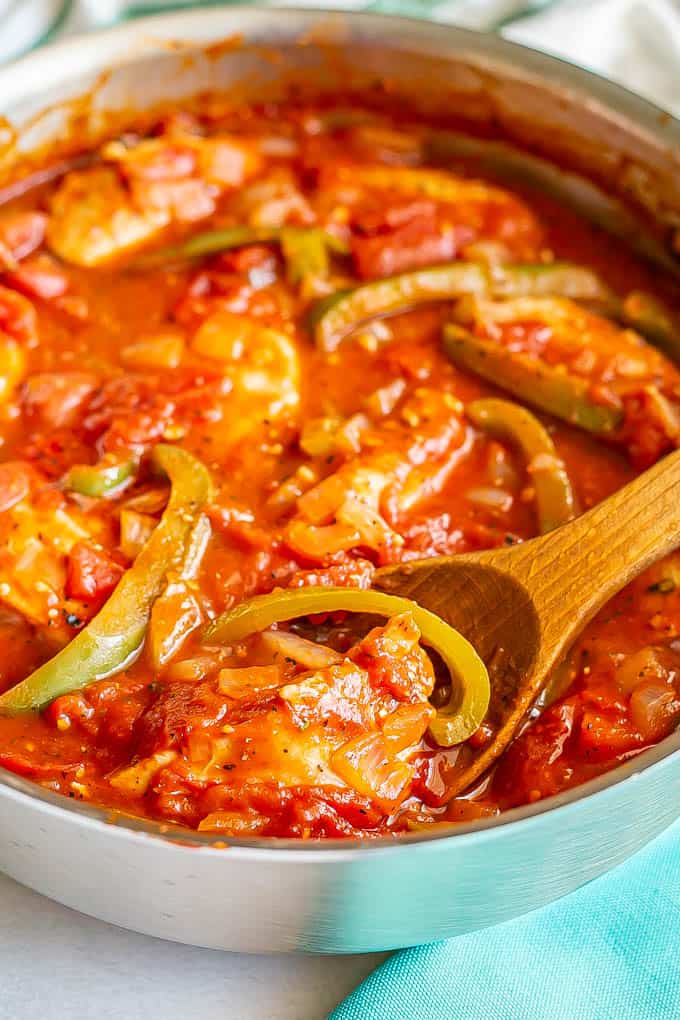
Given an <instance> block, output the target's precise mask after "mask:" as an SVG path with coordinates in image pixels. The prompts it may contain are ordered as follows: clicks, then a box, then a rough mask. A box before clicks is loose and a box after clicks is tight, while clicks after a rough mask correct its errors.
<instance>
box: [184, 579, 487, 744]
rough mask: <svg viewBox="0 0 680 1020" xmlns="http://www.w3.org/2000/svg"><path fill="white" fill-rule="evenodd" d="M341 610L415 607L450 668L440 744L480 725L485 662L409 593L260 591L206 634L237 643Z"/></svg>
mask: <svg viewBox="0 0 680 1020" xmlns="http://www.w3.org/2000/svg"><path fill="white" fill-rule="evenodd" d="M338 610H344V611H346V612H349V613H375V614H377V615H379V616H386V617H390V616H395V615H396V614H397V613H411V615H412V616H413V619H414V621H415V623H416V626H417V627H418V628H419V629H420V632H421V635H422V638H423V641H424V642H425V644H428V645H431V647H432V648H434V649H435V651H437V652H438V653H439V655H440V656H441V657H442V659H443V661H444V664H445V665H446V668H447V669H448V671H449V673H450V674H451V698H450V700H449V702H448V704H447V705H444V706H443V707H442V708H439V709H438V710H437V715H436V717H435V719H434V720H433V721H432V723H431V724H430V732H431V733H432V736H433V737H434V739H435V740H436V741H437V743H438V744H439V745H440V746H442V747H452V746H453V745H454V744H460V743H462V742H463V741H464V740H467V739H468V737H470V736H471V735H472V734H473V733H474V732H475V730H476V729H478V727H479V725H480V724H481V722H482V720H483V719H484V716H485V715H486V711H487V709H488V707H489V698H490V694H491V692H490V686H489V674H488V673H487V671H486V667H485V665H484V663H483V662H482V660H481V659H480V657H479V655H478V654H477V652H476V651H475V650H474V648H473V647H472V645H471V644H470V642H469V641H467V640H466V639H465V638H464V637H463V635H462V634H459V633H458V631H457V630H454V629H453V627H450V626H449V625H448V624H447V623H445V622H444V621H443V620H442V619H440V618H439V617H438V616H435V615H434V613H431V612H429V610H427V609H423V607H422V606H419V605H418V604H417V603H416V602H412V601H411V599H406V598H401V597H400V596H398V595H387V594H386V593H384V592H379V591H362V590H360V589H359V588H299V589H296V590H291V591H277V592H272V593H271V594H270V595H257V596H255V598H252V599H249V600H248V601H247V602H242V603H241V604H240V605H238V606H235V607H234V609H229V610H227V612H226V613H223V614H222V615H221V616H219V617H218V618H217V619H216V620H215V621H213V623H211V624H210V626H209V627H207V629H206V631H205V633H204V640H205V641H206V642H209V643H212V644H215V643H216V642H217V643H224V644H233V643H234V642H237V641H241V640H243V638H246V637H248V636H249V635H250V634H256V633H259V632H261V631H263V630H266V629H267V628H268V627H270V626H271V625H272V624H273V623H281V622H283V621H284V620H293V619H295V618H296V617H299V616H309V615H310V614H314V613H333V612H337V611H338Z"/></svg>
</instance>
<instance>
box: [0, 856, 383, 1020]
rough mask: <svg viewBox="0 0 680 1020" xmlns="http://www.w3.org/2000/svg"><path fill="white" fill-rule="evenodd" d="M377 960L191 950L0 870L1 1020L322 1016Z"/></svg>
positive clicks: (320, 1019)
mask: <svg viewBox="0 0 680 1020" xmlns="http://www.w3.org/2000/svg"><path fill="white" fill-rule="evenodd" d="M114 881H115V880H114ZM385 956H386V954H372V955H366V956H336V957H323V956H298V957H291V956H241V955H238V954H235V953H220V952H217V951H214V950H211V949H192V948H189V947H187V946H180V945H177V944H176V943H172V942H162V941H161V940H160V939H151V938H147V937H146V936H145V935H136V934H134V933H133V932H128V931H123V930H122V929H120V928H114V927H113V926H112V925H109V924H104V923H103V922H101V921H95V920H93V919H92V918H89V917H85V916H83V915H82V914H78V913H76V912H75V911H73V910H68V909H67V908H66V907H61V906H59V904H57V903H52V902H51V901H49V900H46V899H44V898H43V897H42V896H39V895H38V894H37V893H34V892H31V891H30V890H29V889H25V888H24V887H23V886H20V885H18V884H17V883H16V882H13V881H12V880H11V879H9V878H6V877H5V876H4V875H0V1020H66V1018H73V1020H95V1018H96V1020H180V1018H181V1020H324V1018H325V1017H326V1015H327V1014H328V1012H329V1011H330V1010H331V1009H332V1008H333V1007H334V1006H335V1005H336V1004H337V1003H338V1002H339V1001H340V1000H341V999H343V998H344V997H345V996H346V995H347V994H349V992H351V991H352V989H353V988H354V987H355V986H356V985H357V984H358V983H359V981H361V980H362V979H363V978H364V977H365V976H366V975H367V974H368V973H369V972H370V971H371V970H373V968H374V967H375V966H377V965H378V964H379V963H380V962H381V961H382V960H383V959H384V958H385Z"/></svg>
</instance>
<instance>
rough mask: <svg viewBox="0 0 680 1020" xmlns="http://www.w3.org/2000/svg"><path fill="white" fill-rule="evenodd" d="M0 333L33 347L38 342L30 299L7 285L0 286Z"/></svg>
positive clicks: (35, 321)
mask: <svg viewBox="0 0 680 1020" xmlns="http://www.w3.org/2000/svg"><path fill="white" fill-rule="evenodd" d="M0 333H7V335H8V336H10V337H12V339H13V340H17V341H18V342H19V343H22V344H25V345H26V346H27V347H33V346H35V344H36V343H37V342H38V324H37V318H36V314H35V308H34V307H33V305H32V304H31V302H30V301H28V300H27V298H25V297H24V296H23V294H17V292H16V291H15V290H10V289H9V287H0Z"/></svg>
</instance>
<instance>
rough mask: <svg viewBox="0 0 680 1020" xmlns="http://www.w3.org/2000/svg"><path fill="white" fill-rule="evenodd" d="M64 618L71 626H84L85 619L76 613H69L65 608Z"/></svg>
mask: <svg viewBox="0 0 680 1020" xmlns="http://www.w3.org/2000/svg"><path fill="white" fill-rule="evenodd" d="M63 613H64V619H65V620H66V622H67V624H68V625H69V627H82V625H83V621H82V620H81V619H80V617H79V616H76V614H75V613H69V612H67V611H66V610H65V609H64V610H63Z"/></svg>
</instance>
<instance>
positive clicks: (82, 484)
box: [64, 458, 137, 499]
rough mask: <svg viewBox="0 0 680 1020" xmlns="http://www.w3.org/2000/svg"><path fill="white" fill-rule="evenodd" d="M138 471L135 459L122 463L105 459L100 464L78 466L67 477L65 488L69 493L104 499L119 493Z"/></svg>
mask: <svg viewBox="0 0 680 1020" xmlns="http://www.w3.org/2000/svg"><path fill="white" fill-rule="evenodd" d="M136 470H137V461H136V460H134V459H133V458H130V460H121V461H115V460H110V461H107V460H106V458H104V459H103V460H101V461H100V462H99V463H98V464H78V465H76V466H75V467H72V468H71V469H70V471H69V472H68V474H67V475H66V478H65V479H64V488H65V489H66V490H67V492H77V493H78V494H79V495H81V496H90V497H92V498H93V499H102V498H103V497H105V496H110V495H113V494H115V493H116V492H118V490H119V489H120V488H121V487H122V486H123V485H124V484H125V482H128V481H130V480H131V479H132V478H133V476H134V474H135V472H136Z"/></svg>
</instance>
